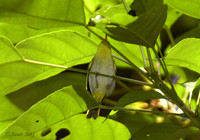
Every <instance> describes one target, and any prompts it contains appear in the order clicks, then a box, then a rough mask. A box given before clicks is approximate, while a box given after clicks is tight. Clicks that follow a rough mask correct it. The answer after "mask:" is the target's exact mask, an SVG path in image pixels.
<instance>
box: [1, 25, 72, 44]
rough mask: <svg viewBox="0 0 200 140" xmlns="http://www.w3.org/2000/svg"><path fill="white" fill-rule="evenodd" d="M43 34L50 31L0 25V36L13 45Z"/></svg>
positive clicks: (22, 26) (23, 26)
mask: <svg viewBox="0 0 200 140" xmlns="http://www.w3.org/2000/svg"><path fill="white" fill-rule="evenodd" d="M72 27H73V26H72ZM51 30H52V29H51ZM45 32H50V30H35V29H31V28H29V27H28V26H27V25H22V24H7V23H0V35H1V36H5V37H7V38H9V39H10V41H11V42H12V43H13V44H17V43H18V42H20V41H22V40H24V39H25V38H28V37H31V36H34V35H37V34H42V33H45Z"/></svg>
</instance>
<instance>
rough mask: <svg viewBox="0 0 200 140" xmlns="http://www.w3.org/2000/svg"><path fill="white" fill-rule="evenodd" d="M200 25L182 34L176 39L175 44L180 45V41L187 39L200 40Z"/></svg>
mask: <svg viewBox="0 0 200 140" xmlns="http://www.w3.org/2000/svg"><path fill="white" fill-rule="evenodd" d="M199 32H200V25H199V26H197V27H195V28H192V29H191V30H189V31H187V32H185V33H183V34H181V35H180V36H178V37H177V38H176V39H175V42H176V43H178V42H179V41H181V40H182V39H186V38H191V37H192V38H200V34H199Z"/></svg>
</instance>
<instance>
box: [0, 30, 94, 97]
mask: <svg viewBox="0 0 200 140" xmlns="http://www.w3.org/2000/svg"><path fill="white" fill-rule="evenodd" d="M77 40H78V41H77ZM17 49H18V50H19V51H20V52H21V53H22V55H23V56H24V57H25V58H27V59H32V60H35V61H41V62H46V63H53V64H60V65H64V66H68V67H71V66H74V65H78V64H83V63H87V62H89V61H91V58H92V56H93V55H94V54H95V52H96V49H97V45H96V44H95V43H94V42H92V41H91V40H90V39H88V38H87V37H85V36H83V35H80V34H79V33H76V32H72V31H57V32H52V33H48V34H44V35H39V36H36V37H33V38H30V39H27V40H25V41H23V42H20V43H19V44H18V45H17ZM4 53H6V54H12V52H10V51H6V52H4ZM11 56H12V55H11ZM61 71H63V69H61V68H52V67H50V66H43V65H38V64H31V63H26V62H24V61H23V60H19V61H12V62H9V63H4V64H1V65H0V85H1V86H0V91H1V95H3V94H6V93H9V92H12V91H15V90H17V89H19V88H21V87H24V86H26V85H28V84H30V83H33V82H35V81H39V80H43V79H46V78H48V77H50V76H53V75H55V74H58V73H59V72H61Z"/></svg>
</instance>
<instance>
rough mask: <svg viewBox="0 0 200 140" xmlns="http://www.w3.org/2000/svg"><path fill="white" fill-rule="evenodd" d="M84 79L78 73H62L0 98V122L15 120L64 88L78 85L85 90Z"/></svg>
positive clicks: (83, 76)
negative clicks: (34, 105)
mask: <svg viewBox="0 0 200 140" xmlns="http://www.w3.org/2000/svg"><path fill="white" fill-rule="evenodd" d="M85 78H86V76H85V75H83V74H80V73H73V72H62V73H60V74H58V75H55V76H53V77H50V78H48V79H45V80H42V81H38V82H35V83H33V84H30V85H28V86H26V87H24V88H21V89H19V90H17V91H15V92H12V93H10V94H8V95H6V96H2V97H0V106H1V109H0V116H1V117H0V121H6V120H10V119H12V118H17V117H18V116H19V115H21V114H22V113H23V112H25V111H26V110H28V109H29V108H30V107H31V106H32V105H33V104H35V103H36V102H38V101H40V100H41V99H43V98H45V97H46V96H47V95H49V94H50V93H52V92H54V91H56V90H59V89H61V88H63V87H65V86H68V85H80V86H82V87H83V88H85V81H86V80H85ZM77 81H79V82H77ZM8 108H9V110H8Z"/></svg>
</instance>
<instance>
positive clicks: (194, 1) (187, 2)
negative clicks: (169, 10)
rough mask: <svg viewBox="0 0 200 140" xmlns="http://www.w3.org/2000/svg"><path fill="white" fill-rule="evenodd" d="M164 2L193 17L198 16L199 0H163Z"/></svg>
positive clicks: (199, 13)
mask: <svg viewBox="0 0 200 140" xmlns="http://www.w3.org/2000/svg"><path fill="white" fill-rule="evenodd" d="M165 2H166V3H167V4H168V5H169V6H171V7H173V8H175V9H176V10H178V11H180V12H182V13H184V14H186V15H189V16H192V17H195V18H200V12H199V9H200V1H199V0H184V1H183V0H165Z"/></svg>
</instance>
